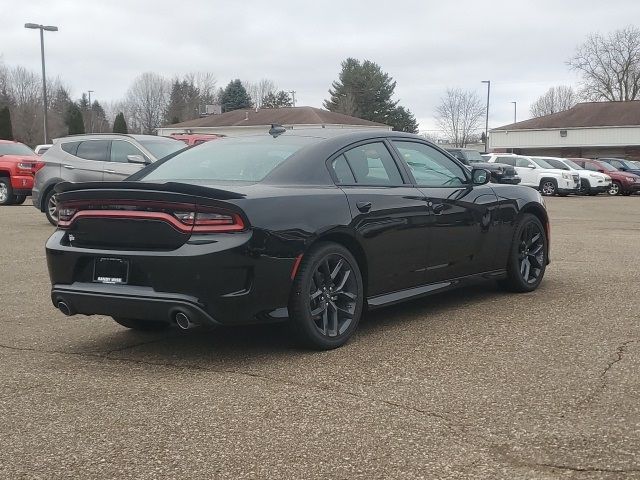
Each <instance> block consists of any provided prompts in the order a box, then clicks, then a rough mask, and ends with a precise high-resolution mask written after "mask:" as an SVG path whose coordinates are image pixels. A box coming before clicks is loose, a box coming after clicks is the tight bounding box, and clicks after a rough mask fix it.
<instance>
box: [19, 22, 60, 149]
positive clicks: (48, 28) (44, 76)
mask: <svg viewBox="0 0 640 480" xmlns="http://www.w3.org/2000/svg"><path fill="white" fill-rule="evenodd" d="M24 28H33V29H38V30H40V56H41V57H42V104H43V114H44V115H43V116H44V143H49V141H48V140H49V137H48V135H47V74H46V72H45V69H44V31H45V30H46V31H47V32H57V31H58V27H56V26H54V25H39V24H37V23H25V24H24Z"/></svg>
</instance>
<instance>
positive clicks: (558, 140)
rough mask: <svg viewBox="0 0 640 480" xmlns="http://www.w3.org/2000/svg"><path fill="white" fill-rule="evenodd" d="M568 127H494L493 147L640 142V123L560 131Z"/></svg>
mask: <svg viewBox="0 0 640 480" xmlns="http://www.w3.org/2000/svg"><path fill="white" fill-rule="evenodd" d="M561 130H565V129H559V128H554V129H544V130H511V131H508V130H492V131H491V134H490V135H489V148H491V149H492V150H494V149H495V150H497V149H518V148H568V147H576V148H586V147H598V148H601V147H627V146H640V126H633V127H593V128H573V129H566V133H567V135H566V137H562V136H561V135H560V131H561Z"/></svg>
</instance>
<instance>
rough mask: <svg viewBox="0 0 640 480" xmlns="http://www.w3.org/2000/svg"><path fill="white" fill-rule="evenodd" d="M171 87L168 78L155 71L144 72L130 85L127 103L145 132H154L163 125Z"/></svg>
mask: <svg viewBox="0 0 640 480" xmlns="http://www.w3.org/2000/svg"><path fill="white" fill-rule="evenodd" d="M170 87H171V86H170V84H169V82H168V81H167V79H165V78H164V77H162V76H161V75H158V74H157V73H153V72H146V73H143V74H142V75H140V76H139V77H138V78H136V79H135V80H134V81H133V84H132V85H131V87H129V90H128V91H127V104H128V107H129V109H130V112H131V114H132V116H133V118H134V120H135V125H139V126H140V128H141V130H142V132H143V133H146V134H153V133H154V132H155V130H156V129H157V128H158V127H160V126H161V125H162V120H163V118H164V114H165V110H166V108H167V104H168V101H169V90H170ZM132 131H133V130H132Z"/></svg>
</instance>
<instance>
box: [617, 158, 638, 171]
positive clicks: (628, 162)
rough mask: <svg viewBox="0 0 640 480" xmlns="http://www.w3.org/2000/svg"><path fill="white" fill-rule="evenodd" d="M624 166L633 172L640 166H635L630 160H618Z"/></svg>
mask: <svg viewBox="0 0 640 480" xmlns="http://www.w3.org/2000/svg"><path fill="white" fill-rule="evenodd" d="M618 161H619V162H620V163H621V164H622V165H624V166H625V167H626V168H630V169H631V170H637V169H638V166H637V165H636V164H634V163H633V162H630V161H628V160H618Z"/></svg>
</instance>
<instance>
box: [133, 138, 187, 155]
mask: <svg viewBox="0 0 640 480" xmlns="http://www.w3.org/2000/svg"><path fill="white" fill-rule="evenodd" d="M139 142H140V144H141V145H142V146H143V147H144V148H146V149H147V150H149V151H150V152H151V154H152V155H153V156H154V157H156V160H159V159H161V158H163V157H166V156H168V155H171V154H172V153H176V152H177V151H178V150H181V149H183V148H185V146H184V142H181V141H180V140H174V139H173V138H161V137H158V138H154V139H151V140H149V139H142V140H139Z"/></svg>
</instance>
